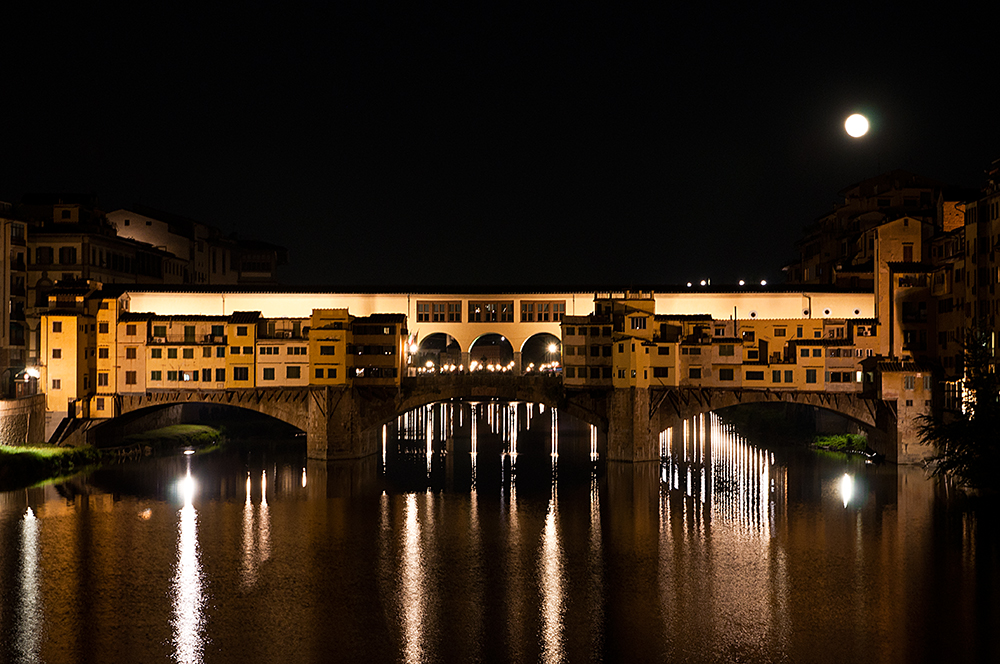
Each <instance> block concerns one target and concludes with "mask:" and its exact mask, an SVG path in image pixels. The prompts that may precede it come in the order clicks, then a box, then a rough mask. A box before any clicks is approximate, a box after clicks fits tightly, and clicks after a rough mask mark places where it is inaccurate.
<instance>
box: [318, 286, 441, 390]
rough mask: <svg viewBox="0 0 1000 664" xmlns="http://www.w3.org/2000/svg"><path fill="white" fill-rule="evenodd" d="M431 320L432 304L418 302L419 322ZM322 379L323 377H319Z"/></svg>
mask: <svg viewBox="0 0 1000 664" xmlns="http://www.w3.org/2000/svg"><path fill="white" fill-rule="evenodd" d="M430 320H431V303H430V302H417V322H418V323H428V322H430ZM319 377H320V378H322V376H319Z"/></svg>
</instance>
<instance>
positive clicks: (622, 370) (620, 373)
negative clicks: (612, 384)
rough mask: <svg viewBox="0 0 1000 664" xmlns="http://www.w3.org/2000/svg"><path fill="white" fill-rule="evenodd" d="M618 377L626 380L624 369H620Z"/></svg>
mask: <svg viewBox="0 0 1000 664" xmlns="http://www.w3.org/2000/svg"><path fill="white" fill-rule="evenodd" d="M618 377H619V378H624V377H625V370H624V369H619V370H618Z"/></svg>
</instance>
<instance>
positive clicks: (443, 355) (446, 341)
mask: <svg viewBox="0 0 1000 664" xmlns="http://www.w3.org/2000/svg"><path fill="white" fill-rule="evenodd" d="M411 351H413V352H411V354H410V368H412V369H413V370H414V372H416V373H426V372H428V371H458V370H460V368H462V347H461V346H460V345H459V344H458V341H456V340H455V337H453V336H451V335H450V334H445V333H444V332H437V333H435V334H430V335H427V336H426V337H424V338H423V340H422V341H421V342H420V344H419V345H418V346H417V347H416V349H415V350H414V349H412V348H411Z"/></svg>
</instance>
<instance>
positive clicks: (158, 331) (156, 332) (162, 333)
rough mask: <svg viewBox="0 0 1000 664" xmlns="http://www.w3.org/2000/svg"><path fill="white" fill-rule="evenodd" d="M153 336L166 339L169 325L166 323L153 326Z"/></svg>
mask: <svg viewBox="0 0 1000 664" xmlns="http://www.w3.org/2000/svg"><path fill="white" fill-rule="evenodd" d="M153 336H154V337H158V338H160V339H166V337H167V326H166V325H154V326H153Z"/></svg>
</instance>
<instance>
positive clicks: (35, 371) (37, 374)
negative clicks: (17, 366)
mask: <svg viewBox="0 0 1000 664" xmlns="http://www.w3.org/2000/svg"><path fill="white" fill-rule="evenodd" d="M24 373H26V374H27V375H28V376H31V377H32V378H39V377H41V375H42V374H41V373H40V372H39V371H38V369H37V368H35V367H28V368H27V369H25V370H24Z"/></svg>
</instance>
